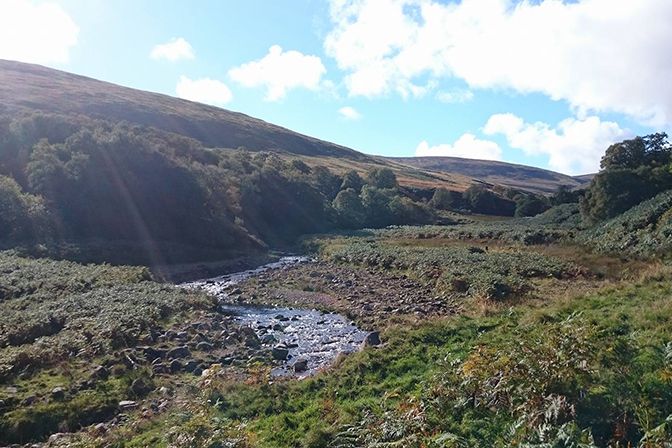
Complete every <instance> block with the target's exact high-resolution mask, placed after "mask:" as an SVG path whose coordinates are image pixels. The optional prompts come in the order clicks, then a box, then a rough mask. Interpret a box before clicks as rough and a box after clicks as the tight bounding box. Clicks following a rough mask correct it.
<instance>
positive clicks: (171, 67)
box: [0, 0, 672, 175]
mask: <svg viewBox="0 0 672 448" xmlns="http://www.w3.org/2000/svg"><path fill="white" fill-rule="evenodd" d="M670 23H672V1H670V0H573V1H569V0H565V1H562V0H522V1H521V0H443V1H439V0H319V1H318V0H236V1H234V0H199V1H186V0H183V1H177V0H115V1H107V0H60V1H56V0H0V59H12V60H19V61H24V62H32V63H37V64H41V65H46V66H49V67H53V68H57V69H61V70H66V71H69V72H74V73H77V74H81V75H85V76H90V77H93V78H97V79H101V80H104V81H109V82H113V83H116V84H120V85H123V86H128V87H133V88H138V89H143V90H149V91H153V92H159V93H164V94H167V95H172V96H177V97H181V98H185V99H190V100H193V101H199V102H203V103H208V104H212V105H215V106H218V107H223V108H226V109H230V110H235V111H239V112H243V113H246V114H248V115H251V116H254V117H258V118H261V119H263V120H266V121H269V122H272V123H275V124H279V125H281V126H285V127H287V128H290V129H292V130H295V131H298V132H301V133H304V134H308V135H311V136H314V137H318V138H321V139H324V140H328V141H332V142H335V143H339V144H342V145H345V146H348V147H351V148H353V149H356V150H359V151H362V152H365V153H368V154H378V155H386V156H430V155H431V156H458V157H469V158H477V159H491V160H503V161H507V162H514V163H522V164H526V165H533V166H538V167H541V168H547V169H552V170H554V171H559V172H562V173H566V174H572V175H576V174H585V173H590V172H595V171H597V170H598V168H599V161H600V157H601V156H602V154H603V153H604V151H605V149H606V148H607V147H608V146H609V145H610V144H612V143H615V142H618V141H622V140H624V139H627V138H631V137H633V136H635V135H645V134H649V133H652V132H657V131H667V132H669V130H671V129H672V82H670V81H671V80H672V57H670V56H671V55H672V26H669V24H670Z"/></svg>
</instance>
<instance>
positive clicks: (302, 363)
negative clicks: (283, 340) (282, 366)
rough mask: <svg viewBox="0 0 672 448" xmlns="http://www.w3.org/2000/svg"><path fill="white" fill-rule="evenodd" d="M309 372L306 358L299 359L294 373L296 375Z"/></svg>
mask: <svg viewBox="0 0 672 448" xmlns="http://www.w3.org/2000/svg"><path fill="white" fill-rule="evenodd" d="M306 370H308V360H307V359H305V358H299V359H297V360H296V361H295V362H294V371H295V372H296V373H301V372H305V371H306Z"/></svg>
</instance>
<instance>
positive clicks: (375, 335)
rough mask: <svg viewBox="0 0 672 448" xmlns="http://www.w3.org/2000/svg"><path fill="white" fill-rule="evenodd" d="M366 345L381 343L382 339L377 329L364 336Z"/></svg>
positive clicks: (373, 345) (372, 345)
mask: <svg viewBox="0 0 672 448" xmlns="http://www.w3.org/2000/svg"><path fill="white" fill-rule="evenodd" d="M363 344H364V347H375V346H377V345H380V344H381V341H380V333H379V332H377V331H372V332H371V333H369V334H367V335H366V337H365V338H364V343H363Z"/></svg>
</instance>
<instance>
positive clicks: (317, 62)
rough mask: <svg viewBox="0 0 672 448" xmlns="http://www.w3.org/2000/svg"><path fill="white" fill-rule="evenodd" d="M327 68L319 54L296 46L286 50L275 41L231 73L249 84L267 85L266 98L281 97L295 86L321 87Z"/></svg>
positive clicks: (239, 81)
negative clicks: (263, 54) (265, 53)
mask: <svg viewBox="0 0 672 448" xmlns="http://www.w3.org/2000/svg"><path fill="white" fill-rule="evenodd" d="M326 72H327V69H326V68H325V67H324V65H323V64H322V60H321V59H320V58H319V57H318V56H312V55H305V54H303V53H301V52H299V51H294V50H290V51H283V49H282V48H281V47H280V46H279V45H273V46H272V47H271V48H270V49H269V50H268V54H267V55H266V56H264V57H263V58H261V59H259V60H257V61H252V62H248V63H246V64H243V65H241V66H239V67H235V68H232V69H231V70H230V71H229V76H231V79H233V80H234V81H236V82H238V83H240V84H241V85H243V86H245V87H264V88H266V100H267V101H277V100H280V99H282V98H284V97H285V95H286V94H287V91H289V90H291V89H295V88H298V87H303V88H306V89H310V90H317V89H319V88H320V81H321V79H322V76H323V75H324V74H325V73H326Z"/></svg>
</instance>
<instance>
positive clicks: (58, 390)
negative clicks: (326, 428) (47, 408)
mask: <svg viewBox="0 0 672 448" xmlns="http://www.w3.org/2000/svg"><path fill="white" fill-rule="evenodd" d="M51 398H52V399H54V400H62V399H64V398H65V388H63V387H54V388H53V389H52V390H51Z"/></svg>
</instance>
